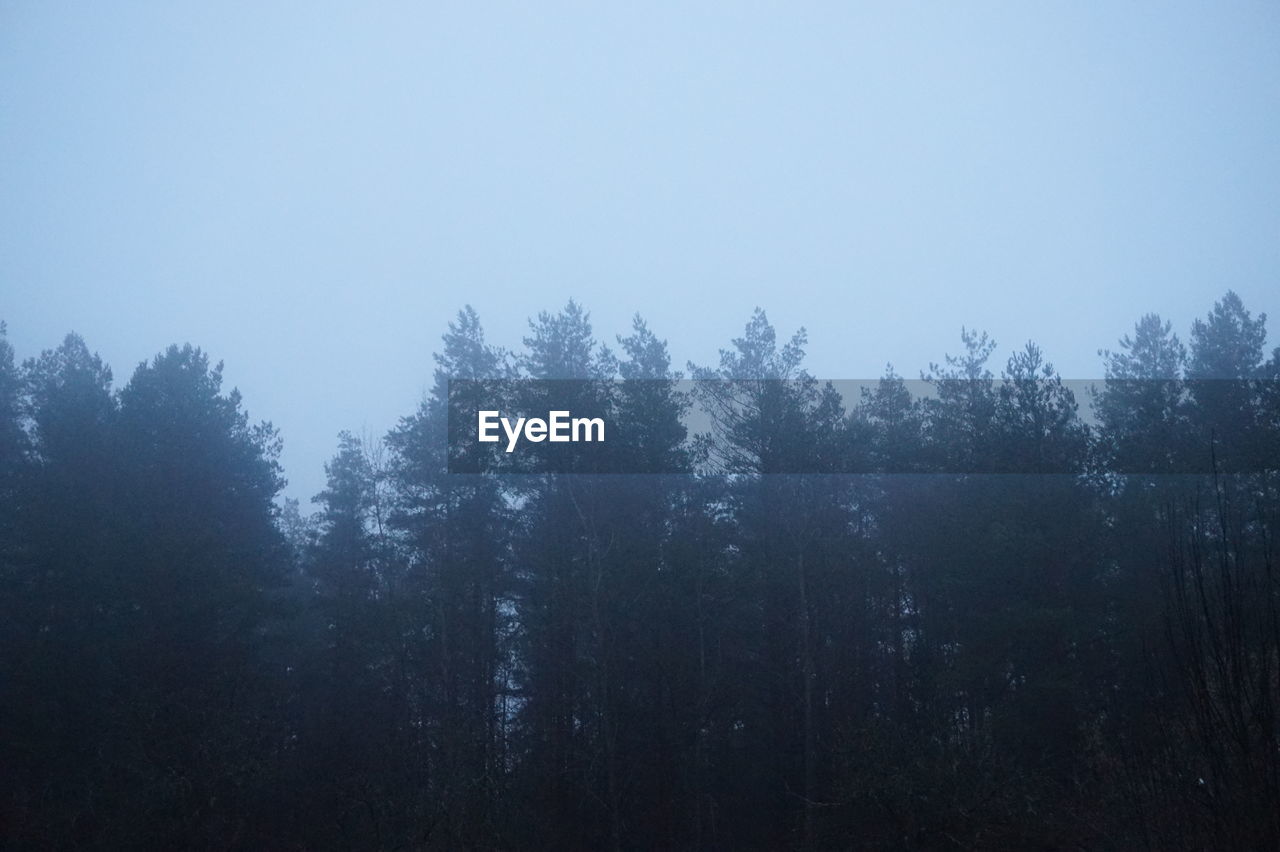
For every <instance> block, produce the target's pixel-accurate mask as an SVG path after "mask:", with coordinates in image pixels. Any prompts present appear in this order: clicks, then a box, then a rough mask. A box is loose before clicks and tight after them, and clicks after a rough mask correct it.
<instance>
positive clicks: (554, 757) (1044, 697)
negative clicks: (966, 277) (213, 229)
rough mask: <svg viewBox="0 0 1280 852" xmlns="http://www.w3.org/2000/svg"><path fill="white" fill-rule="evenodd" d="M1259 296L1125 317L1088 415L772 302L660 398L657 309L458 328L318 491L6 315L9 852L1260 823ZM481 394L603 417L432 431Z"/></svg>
mask: <svg viewBox="0 0 1280 852" xmlns="http://www.w3.org/2000/svg"><path fill="white" fill-rule="evenodd" d="M1265 320H1266V318H1265V316H1263V315H1259V316H1257V317H1255V316H1254V315H1252V314H1251V313H1250V312H1249V311H1248V310H1246V308H1245V307H1244V305H1243V303H1242V302H1241V300H1240V299H1239V297H1238V296H1236V295H1235V294H1234V293H1227V294H1226V295H1225V296H1224V298H1223V299H1222V300H1220V301H1219V302H1218V303H1217V304H1216V305H1214V307H1213V309H1212V311H1211V312H1210V313H1209V314H1208V316H1207V317H1206V318H1205V319H1203V320H1199V321H1197V322H1196V323H1195V324H1194V325H1193V326H1192V328H1191V330H1190V335H1189V336H1188V338H1187V341H1188V344H1187V345H1186V346H1184V345H1183V343H1182V342H1181V341H1180V340H1179V338H1178V336H1177V335H1175V334H1174V332H1173V328H1172V325H1171V324H1170V323H1168V322H1165V321H1163V320H1161V319H1160V318H1159V317H1158V316H1156V315H1154V314H1149V315H1147V316H1144V317H1143V318H1141V319H1140V320H1139V322H1138V323H1137V325H1136V327H1135V328H1134V330H1133V332H1132V333H1131V334H1130V335H1127V336H1125V337H1123V338H1122V339H1121V340H1120V341H1119V346H1118V348H1117V349H1116V350H1115V351H1105V352H1101V353H1099V354H1100V355H1101V357H1102V364H1103V373H1104V381H1102V382H1099V383H1097V385H1096V386H1095V387H1094V388H1093V389H1092V390H1091V392H1090V394H1089V395H1088V398H1087V399H1086V398H1077V396H1076V395H1075V393H1074V392H1073V389H1072V386H1071V385H1070V384H1069V383H1067V382H1064V381H1063V379H1062V378H1061V377H1060V376H1059V375H1058V373H1057V372H1056V371H1055V370H1054V368H1053V367H1052V366H1051V364H1050V363H1049V362H1048V360H1047V357H1046V355H1045V353H1043V352H1042V351H1041V350H1040V348H1039V347H1038V346H1036V345H1035V344H1034V343H1027V344H1026V345H1025V346H1024V347H1023V348H1021V349H1020V350H1018V351H1016V352H1014V353H1013V354H1012V355H1011V356H1010V357H1009V358H1008V359H1007V361H1005V363H1004V366H1003V369H997V367H995V366H993V365H992V360H991V359H992V358H993V356H994V355H995V353H996V343H995V341H993V340H991V338H990V337H989V336H988V335H986V334H984V333H981V332H976V331H970V330H967V329H966V330H963V331H962V333H961V341H960V343H961V351H960V354H958V355H953V356H947V357H944V359H943V360H942V361H941V363H940V364H932V365H930V367H929V369H928V370H927V371H926V372H925V373H924V374H922V376H921V381H920V382H919V383H913V382H908V381H906V380H904V379H903V378H902V377H901V376H900V375H898V374H897V373H896V372H894V370H893V368H892V367H889V368H887V370H886V372H885V374H884V376H883V377H882V378H881V379H880V380H879V381H878V382H875V383H872V384H869V385H867V386H865V387H863V388H861V390H860V391H859V392H857V393H855V394H851V393H848V392H847V390H846V391H842V390H841V387H840V386H838V383H823V382H820V381H818V380H816V379H815V378H814V377H813V376H811V375H810V373H809V372H808V370H807V369H806V366H805V353H804V348H805V344H806V339H805V335H804V332H803V331H801V332H798V333H797V334H795V335H793V336H792V337H791V338H789V339H787V338H783V339H781V340H780V339H779V337H778V335H777V333H776V331H775V329H774V328H773V326H772V325H771V324H770V323H769V321H768V318H767V317H766V315H765V314H764V312H763V311H757V312H756V313H755V314H754V315H753V316H752V317H751V318H750V319H749V321H748V323H747V325H746V328H745V330H744V332H743V334H742V335H741V336H740V337H738V338H736V339H734V340H732V341H731V342H730V344H729V346H728V347H727V348H726V349H725V350H723V351H722V352H721V356H720V360H719V363H718V364H717V365H716V366H714V367H697V366H692V365H691V366H690V367H689V371H688V372H689V375H690V376H691V378H692V382H691V383H690V384H686V383H685V380H684V375H682V374H681V373H679V372H677V371H675V370H673V368H672V364H671V357H670V353H669V351H668V348H667V344H666V342H665V341H664V340H662V339H661V338H660V337H659V336H658V335H657V334H655V333H654V331H652V330H651V329H650V328H649V327H648V325H647V324H646V323H645V322H644V321H643V320H642V319H641V318H639V317H637V318H636V319H635V321H634V323H633V325H632V328H631V329H630V332H629V333H628V334H626V335H624V336H620V337H618V338H617V344H616V349H615V348H612V347H606V346H604V345H602V344H601V343H600V341H599V340H598V339H597V337H596V335H595V333H594V331H593V329H592V325H591V322H590V318H589V316H588V314H587V312H586V311H585V310H584V309H583V308H582V307H581V306H579V305H578V304H576V303H574V302H570V303H569V304H568V305H567V306H566V307H565V308H563V309H562V310H560V311H558V312H554V313H543V314H540V315H539V316H538V317H537V318H536V319H535V320H533V321H532V322H531V324H530V331H529V335H528V337H527V338H526V339H525V340H524V341H523V348H522V349H520V350H519V351H517V352H508V351H505V350H503V349H501V348H498V347H496V346H493V345H492V344H490V343H489V342H488V341H487V340H486V338H485V336H484V333H483V331H482V328H481V324H480V320H479V318H478V316H477V315H476V313H475V312H474V311H472V310H471V309H470V308H467V309H465V310H463V311H462V312H460V313H459V314H458V316H457V317H456V319H455V320H454V321H453V322H451V323H450V324H449V325H448V330H447V332H446V334H445V336H444V340H443V346H442V348H441V351H440V354H439V355H437V356H436V369H435V373H434V383H433V385H432V387H431V390H430V392H429V393H428V394H427V395H426V397H425V398H424V399H423V401H422V403H421V404H420V406H419V407H418V408H417V410H416V411H415V412H413V413H412V414H410V415H409V416H407V417H405V418H404V419H403V420H402V421H401V422H400V423H399V424H398V425H397V426H396V428H394V429H393V430H392V431H391V433H390V434H389V435H388V436H386V437H385V439H378V438H370V437H363V438H357V437H355V436H353V435H352V434H350V433H345V432H344V433H342V434H341V435H339V436H338V446H337V452H336V455H335V456H334V458H333V459H332V460H331V461H330V462H329V463H328V465H327V466H326V473H327V484H326V487H325V489H324V490H323V491H322V492H321V493H320V494H319V495H317V496H316V497H315V500H314V505H315V512H314V513H313V514H311V515H309V516H306V515H304V513H303V511H302V508H301V507H300V506H299V504H298V503H297V502H295V501H288V500H285V501H282V502H281V503H279V504H277V502H276V501H277V497H278V494H279V491H280V489H281V487H282V485H283V480H282V476H281V470H280V468H279V465H278V464H277V461H276V459H277V455H278V452H279V449H280V439H279V437H278V436H277V435H276V433H275V431H274V430H273V429H272V428H271V427H270V425H269V424H259V425H254V424H253V423H251V422H250V420H249V419H248V417H247V415H246V413H245V412H244V410H243V406H242V404H241V400H240V398H239V395H238V394H237V393H236V392H235V391H231V392H224V391H223V390H222V374H221V367H220V366H212V365H211V364H210V362H209V360H208V358H207V357H206V356H205V355H204V354H203V353H202V352H201V351H200V350H198V349H194V348H192V347H190V346H185V347H171V348H169V349H167V350H166V351H165V352H163V353H161V354H160V355H159V356H157V357H156V358H155V359H153V360H152V361H149V362H146V363H144V364H142V365H140V366H139V367H138V368H137V370H136V371H135V372H134V374H133V376H132V377H131V379H130V380H129V382H128V384H127V385H125V387H124V388H122V389H120V390H119V391H116V390H113V387H112V375H111V372H110V370H109V369H108V368H107V366H106V365H105V364H104V363H103V362H102V361H101V359H99V358H98V357H97V356H96V355H94V354H93V353H92V352H91V350H90V349H89V348H88V346H87V345H86V344H85V342H84V341H83V340H81V339H80V338H79V337H77V336H76V335H69V336H68V337H67V338H66V339H65V340H64V341H63V343H62V344H61V345H60V346H59V347H57V348H56V349H52V350H49V351H46V352H44V353H41V354H40V355H39V356H37V357H35V358H31V359H29V360H27V361H25V362H22V363H18V361H17V359H16V358H15V355H14V352H13V349H12V347H11V346H9V344H8V342H7V341H6V339H5V337H4V328H3V326H2V325H0V730H2V731H3V736H2V737H0V767H3V772H2V773H0V797H2V798H0V836H2V837H3V839H4V842H5V845H6V847H12V848H15V849H45V848H89V849H116V848H219V849H223V848H225V849H241V848H244V849H262V848H271V849H292V848H307V849H330V848H331V849H449V850H453V849H525V848H555V849H616V850H623V849H649V848H661V849H848V848H876V849H944V848H957V847H958V848H973V849H977V848H1001V849H1004V848H1104V849H1106V848H1111V849H1128V848H1153V849H1204V848H1241V849H1247V848H1273V847H1275V846H1277V845H1278V844H1280V822H1278V816H1277V815H1278V814H1280V809H1277V808H1276V806H1275V803H1276V802H1277V801H1280V586H1277V583H1278V582H1280V575H1277V563H1276V544H1275V534H1276V528H1277V520H1280V488H1278V486H1280V482H1278V481H1277V476H1278V475H1280V474H1278V473H1277V471H1276V469H1275V468H1276V461H1277V459H1280V349H1276V350H1275V351H1274V352H1272V353H1271V354H1270V355H1269V356H1268V355H1267V353H1266V351H1265V344H1266V329H1265ZM489 406H492V407H498V408H501V409H503V411H504V413H506V412H508V411H509V412H518V413H521V414H530V415H539V416H542V415H545V414H546V413H547V411H548V410H551V409H568V410H571V411H573V413H574V414H575V415H578V414H586V415H590V416H600V417H602V418H603V419H604V420H605V421H606V422H607V424H608V429H609V430H610V431H609V433H608V439H607V440H606V441H605V442H604V443H603V444H595V445H589V444H573V443H564V444H554V445H552V444H550V443H549V442H548V443H543V444H533V443H531V444H529V446H528V448H527V450H526V451H524V452H520V451H517V452H516V453H506V452H505V446H503V445H494V444H480V443H478V442H476V443H467V442H466V441H459V440H458V436H459V435H463V436H465V435H466V434H469V433H470V432H471V430H473V429H474V424H475V416H476V411H477V410H478V409H479V408H481V407H489ZM522 449H525V448H522ZM463 471H465V472H463Z"/></svg>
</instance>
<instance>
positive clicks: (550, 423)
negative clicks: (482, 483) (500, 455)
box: [476, 411, 604, 453]
mask: <svg viewBox="0 0 1280 852" xmlns="http://www.w3.org/2000/svg"><path fill="white" fill-rule="evenodd" d="M547 418H548V419H547V420H543V419H542V418H541V417H529V418H525V417H517V418H516V420H515V423H512V422H511V420H510V418H507V417H503V416H502V413H501V412H499V411H478V412H476V439H477V440H479V441H481V442H482V443H486V444H492V443H497V442H499V441H501V440H502V438H501V437H500V436H499V435H498V427H499V426H501V427H502V431H503V432H504V433H506V436H507V452H509V453H512V452H515V449H516V445H517V444H519V443H520V439H521V438H522V437H523V438H524V439H525V440H526V441H532V442H533V443H535V444H538V443H541V442H543V441H551V442H552V443H556V444H561V443H565V442H570V441H572V442H588V443H589V442H592V441H601V442H602V441H604V419H603V418H601V417H573V416H571V414H570V412H568V411H550V412H547Z"/></svg>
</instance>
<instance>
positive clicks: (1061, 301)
mask: <svg viewBox="0 0 1280 852" xmlns="http://www.w3.org/2000/svg"><path fill="white" fill-rule="evenodd" d="M1277 35H1280V9H1277V7H1276V6H1275V5H1274V4H1266V3H1232V4H1226V5H1208V4H1184V3H1179V4H1160V5H1159V6H1155V5H1145V6H1143V5H1135V4H1122V5H1120V6H1117V5H1116V4H1110V3H1090V4H1068V3H1061V4H1053V5H1051V6H1049V7H1047V8H1046V7H1044V6H1039V5H1038V6H1037V7H1036V8H1035V9H1034V10H1032V9H1031V8H1030V7H1028V8H1011V7H1009V6H1007V4H965V5H963V6H938V5H931V4H892V5H885V6H882V7H873V6H858V7H852V6H850V7H848V8H846V5H845V4H821V5H815V6H810V7H805V8H799V9H797V8H787V7H784V6H783V5H782V4H776V5H771V4H749V5H743V4H723V5H700V6H697V7H696V8H691V7H689V6H688V5H687V4H663V5H653V4H645V5H644V6H643V7H636V8H635V9H630V10H626V9H601V8H599V7H596V6H594V5H590V4H581V5H558V4H557V5H547V4H523V5H521V4H502V5H497V6H491V7H487V8H485V9H482V10H477V9H476V8H474V6H472V5H471V4H449V5H441V4H408V3H406V4H385V5H379V6H378V7H377V8H376V9H372V8H366V7H363V6H360V7H357V6H354V5H351V6H346V7H342V6H337V5H333V4H310V3H308V4H301V3H298V4H270V5H269V6H268V7H264V6H263V4H250V3H219V4H216V5H213V6H200V5H196V4H162V5H157V4H111V5H109V6H108V5H102V4H97V5H87V6H81V7H75V8H72V7H69V6H64V5H62V4H56V3H33V2H32V3H26V2H19V3H6V4H4V5H3V6H0V164H2V165H0V318H2V319H4V320H5V321H7V323H8V326H9V334H10V340H11V341H12V343H13V344H14V347H15V349H16V350H17V353H18V356H19V357H20V358H22V357H29V356H34V355H36V354H38V353H39V352H40V351H41V350H42V349H45V348H49V347H53V346H55V345H57V343H58V342H59V341H60V340H61V338H62V336H63V335H64V334H65V333H66V332H67V331H69V330H75V331H77V332H79V333H80V334H82V335H83V336H84V337H85V339H86V341H87V342H88V344H89V346H90V348H92V349H94V350H96V351H98V352H99V353H100V354H101V355H102V356H103V358H104V359H105V360H106V361H107V362H108V363H110V364H111V365H112V367H113V368H114V370H115V374H116V376H115V377H116V384H117V386H119V385H122V384H123V383H124V382H125V381H126V380H127V379H128V377H129V375H130V373H131V372H132V369H133V367H134V365H136V364H137V363H138V362H139V361H141V360H143V359H145V358H149V357H151V356H152V355H154V354H155V353H157V352H159V351H160V350H161V349H162V348H163V347H165V346H166V345H168V344H170V343H175V342H177V343H183V342H188V341H189V342H191V343H193V344H195V345H198V346H201V347H203V348H204V349H205V350H206V351H207V352H209V353H210V354H211V356H212V357H213V358H214V359H223V360H225V361H226V365H227V366H226V376H227V381H228V383H229V384H231V385H235V386H238V387H239V388H240V390H241V391H242V393H243V394H244V397H245V401H246V405H247V408H248V410H249V412H250V414H251V416H252V417H254V418H255V419H256V418H266V419H270V420H271V421H273V422H274V423H275V425H276V426H278V427H279V428H280V430H281V433H282V436H283V438H284V442H285V443H284V455H283V461H284V465H285V469H286V474H287V476H288V479H289V482H290V484H289V486H288V488H287V490H286V492H285V493H286V494H288V495H291V496H294V497H298V498H300V499H301V500H302V502H303V504H304V506H306V505H307V502H308V500H309V498H310V496H311V495H313V494H315V493H316V492H318V491H319V490H320V489H321V487H322V486H323V483H324V474H323V462H324V461H325V460H326V459H328V458H329V457H330V456H331V455H332V454H333V452H334V451H335V448H336V438H337V433H338V431H339V430H341V429H351V430H353V431H356V432H361V431H367V432H368V433H369V434H370V435H374V436H377V435H381V434H383V433H384V432H385V431H386V430H388V429H389V428H391V427H392V426H393V425H395V423H396V422H397V420H398V419H399V418H400V417H402V416H405V415H408V414H410V413H412V411H413V409H414V407H415V406H416V405H417V403H418V401H419V399H420V397H421V396H422V394H423V392H424V391H425V390H426V389H427V387H428V386H429V384H430V381H431V378H430V373H431V369H432V364H431V353H432V352H434V351H436V350H438V349H439V341H440V336H441V334H442V333H443V332H444V331H445V324H446V322H447V321H448V320H449V319H450V318H451V317H452V316H453V315H454V313H455V312H456V311H457V310H458V309H459V308H461V307H462V306H463V305H464V304H471V305H473V306H474V307H475V308H476V310H477V311H478V313H479V315H480V317H481V320H482V321H483V323H484V324H485V328H486V330H487V332H488V334H489V338H490V339H491V340H492V341H494V342H496V343H499V344H502V345H505V346H509V347H512V348H516V349H518V348H520V340H521V338H522V337H523V336H524V335H526V334H527V333H528V329H527V326H526V321H527V320H528V318H529V317H531V316H533V315H535V314H536V313H537V312H538V311H541V310H556V309H559V308H560V307H562V306H563V305H564V304H565V303H566V301H567V300H568V299H570V298H574V299H577V300H578V301H579V302H580V303H582V304H583V305H584V306H585V307H586V308H587V309H588V310H589V311H590V312H591V316H592V319H593V323H594V326H595V329H596V332H597V334H598V336H599V337H600V338H601V339H603V340H605V341H606V342H610V341H612V339H613V336H614V335H615V334H624V333H627V331H628V329H629V327H630V319H631V316H632V314H634V313H636V312H639V313H641V314H642V315H643V316H644V317H646V318H647V319H648V321H649V323H650V325H651V326H652V328H653V329H654V331H655V332H656V333H657V334H658V335H659V337H662V338H666V339H668V340H669V341H670V345H671V351H672V355H673V360H674V361H675V363H676V364H677V365H678V366H682V365H683V364H684V362H685V361H686V360H693V361H695V362H697V363H699V364H710V363H714V362H715V360H716V358H717V351H718V350H719V349H720V348H723V347H725V346H727V345H728V344H729V341H730V339H732V338H733V337H735V336H736V335H738V334H740V333H741V330H742V328H743V325H744V324H745V322H746V321H747V320H748V319H749V318H750V316H751V311H752V309H753V308H755V307H756V306H760V307H763V308H765V309H766V310H767V311H768V312H769V317H770V319H771V320H772V321H773V323H774V324H775V325H776V326H777V327H778V328H779V330H780V333H784V334H790V332H791V331H792V330H794V329H795V328H797V327H799V326H805V327H806V328H807V329H808V331H809V340H810V343H809V347H808V351H809V357H808V361H807V365H808V367H809V369H810V371H811V372H812V373H813V374H815V375H817V376H820V377H824V378H825V377H830V378H836V379H859V378H874V377H875V376H878V375H880V374H881V372H882V371H883V368H884V366H885V364H886V363H887V362H892V363H893V364H894V365H895V367H896V368H897V369H898V371H899V372H901V373H902V374H903V375H905V376H907V377H908V378H914V377H916V376H917V375H918V371H920V370H922V369H925V368H926V367H927V366H928V362H929V361H931V360H934V361H940V360H941V358H942V356H943V355H944V354H946V353H947V352H954V351H956V350H957V349H958V348H959V347H960V342H959V331H960V328H961V326H962V325H964V326H968V327H970V328H975V327H976V328H980V329H985V330H987V331H989V332H990V333H991V335H992V337H993V338H994V339H995V340H997V341H998V343H999V344H1000V345H999V349H998V351H997V356H996V360H997V362H1000V363H1002V362H1003V360H1004V358H1005V357H1007V355H1008V354H1009V353H1011V352H1012V351H1014V350H1016V349H1018V348H1020V347H1021V346H1022V345H1023V344H1024V343H1025V342H1026V341H1027V340H1028V339H1033V340H1035V341H1036V342H1037V343H1038V344H1039V345H1040V346H1041V347H1043V349H1044V350H1045V353H1046V355H1047V357H1048V358H1049V360H1051V361H1052V362H1053V363H1054V364H1055V366H1056V367H1057V368H1058V370H1059V372H1060V373H1061V374H1062V375H1063V376H1066V377H1068V378H1079V379H1090V378H1096V377H1099V376H1100V375H1101V371H1102V368H1101V359H1100V358H1099V357H1098V356H1097V354H1096V353H1097V350H1098V349H1100V348H1104V347H1110V348H1114V347H1115V344H1116V340H1117V339H1118V338H1119V337H1120V336H1121V335H1122V334H1124V333H1125V332H1126V331H1128V330H1129V329H1130V328H1131V327H1132V324H1133V322H1134V321H1135V320H1136V319H1137V318H1138V317H1139V316H1141V315H1142V314H1143V313H1145V312H1147V311H1159V312H1161V313H1162V315H1164V316H1165V317H1166V318H1167V319H1170V320H1172V322H1173V324H1174V327H1175V329H1177V330H1178V331H1179V332H1180V333H1182V334H1183V335H1184V336H1185V333H1186V329H1187V328H1188V326H1189V324H1190V322H1191V320H1192V318H1193V317H1196V316H1201V315H1203V314H1204V313H1205V312H1206V311H1207V310H1208V309H1209V307H1210V306H1211V305H1212V303H1213V301H1214V300H1215V299H1216V298H1218V297H1220V296H1221V295H1222V293H1223V292H1224V291H1225V290H1227V289H1228V288H1231V289H1234V290H1235V291H1236V292H1238V293H1239V294H1240V295H1241V297H1242V299H1243V301H1244V303H1245V304H1246V305H1248V306H1249V307H1250V308H1251V309H1252V310H1253V311H1255V312H1268V313H1271V314H1272V315H1273V316H1274V315H1276V314H1277V312H1280V300H1278V297H1277V294H1278V293H1280V288H1277V287H1276V283H1275V282H1276V278H1275V275H1276V269H1277V268H1278V266H1280V264H1278V261H1280V239H1277V237H1278V236H1280V205H1277V204H1276V199H1277V198H1280V97H1278V96H1280V53H1278V52H1277V51H1276V50H1275V44H1276V38H1277Z"/></svg>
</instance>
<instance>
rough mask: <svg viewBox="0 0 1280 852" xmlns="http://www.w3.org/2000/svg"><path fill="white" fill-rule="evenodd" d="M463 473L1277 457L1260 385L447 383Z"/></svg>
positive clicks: (1013, 465)
mask: <svg viewBox="0 0 1280 852" xmlns="http://www.w3.org/2000/svg"><path fill="white" fill-rule="evenodd" d="M448 404H449V408H448V418H447V422H448V436H447V441H448V469H449V472H450V473H462V474H542V473H557V474H559V473H576V474H641V473H648V474H654V473H667V474H672V473H700V474H713V475H714V474H748V473H760V474H906V473H914V474H1073V475H1083V474H1093V475H1106V474H1143V475H1152V474H1210V473H1224V474H1225V473H1231V474H1238V473H1251V472H1261V471H1270V470H1275V469H1276V468H1277V467H1278V466H1280V383H1278V382H1276V381H1275V380H1225V379H1202V380H1164V379H1142V380H1059V379H1042V378H1035V379H1007V380H1006V379H987V378H980V379H938V380H923V379H915V380H903V379H892V380H877V379H872V380H835V381H818V380H812V379H801V380H781V379H734V380H724V379H714V380H701V379H700V380H681V381H668V380H650V379H634V380H616V379H599V380H595V379H555V380H549V379H454V380H451V381H450V383H449V399H448Z"/></svg>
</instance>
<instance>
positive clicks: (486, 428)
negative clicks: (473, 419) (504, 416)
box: [479, 411, 498, 444]
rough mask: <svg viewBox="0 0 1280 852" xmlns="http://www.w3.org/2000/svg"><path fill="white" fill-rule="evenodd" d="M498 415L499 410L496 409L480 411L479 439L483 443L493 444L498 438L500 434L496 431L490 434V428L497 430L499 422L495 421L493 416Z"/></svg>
mask: <svg viewBox="0 0 1280 852" xmlns="http://www.w3.org/2000/svg"><path fill="white" fill-rule="evenodd" d="M497 416H498V412H496V411H481V412H480V426H479V430H480V435H479V440H480V441H481V442H482V443H486V444H492V443H495V442H496V441H497V440H498V436H497V434H496V433H495V434H492V435H491V434H489V432H490V430H496V429H497V428H498V424H497V423H494V422H493V418H495V417H497Z"/></svg>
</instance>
